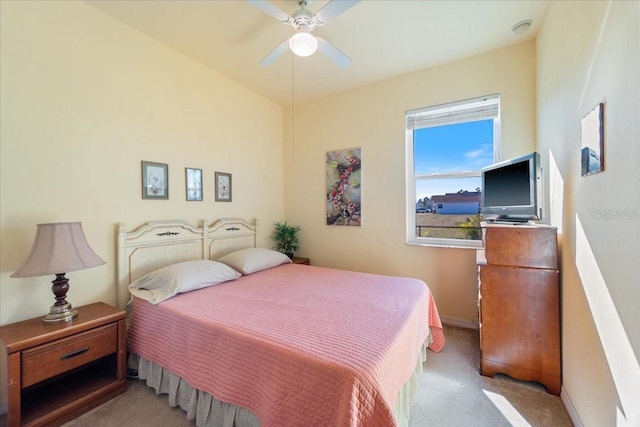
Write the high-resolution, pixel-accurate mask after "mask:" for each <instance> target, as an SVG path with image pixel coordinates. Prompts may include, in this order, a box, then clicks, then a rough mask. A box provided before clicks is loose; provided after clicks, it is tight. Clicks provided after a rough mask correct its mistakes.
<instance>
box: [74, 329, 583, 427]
mask: <svg viewBox="0 0 640 427" xmlns="http://www.w3.org/2000/svg"><path fill="white" fill-rule="evenodd" d="M445 337H446V340H447V343H446V345H445V347H444V349H443V350H442V352H440V353H432V352H428V354H427V361H426V362H425V370H424V373H423V376H422V378H421V382H420V388H419V390H418V394H417V396H416V399H415V402H414V404H413V406H412V407H411V420H410V423H409V426H410V427H423V426H446V427H455V426H464V427H467V426H474V427H483V426H486V427H497V426H532V427H536V426H553V427H563V426H571V425H572V424H571V420H570V418H569V415H568V414H567V411H566V410H565V408H564V406H563V404H562V402H561V401H560V398H559V397H557V396H553V395H550V394H548V393H546V392H545V391H544V387H542V386H541V385H539V384H531V383H523V382H519V381H515V380H512V379H510V378H508V377H502V376H501V377H500V378H498V377H496V378H487V377H483V376H481V375H480V374H479V373H478V372H479V350H478V331H475V330H471V329H462V328H456V327H452V326H446V325H445ZM160 425H161V426H165V427H180V426H193V425H195V423H193V422H191V421H187V419H186V413H185V412H183V411H182V410H181V409H179V408H170V407H169V405H168V403H167V396H166V395H160V396H157V395H156V394H155V391H154V390H153V389H151V388H149V387H147V386H146V385H145V384H144V382H143V381H140V380H130V381H129V384H128V387H127V391H126V392H125V393H124V394H123V395H120V396H118V397H116V398H115V399H112V400H110V401H109V402H107V403H105V404H103V405H101V406H99V407H97V408H95V409H93V410H92V411H90V412H87V413H86V414H84V415H82V416H80V417H79V418H77V419H75V420H72V421H70V422H68V423H67V424H65V427H85V426H86V427H113V426H119V427H127V426H137V427H145V426H150V427H151V426H153V427H155V426H160ZM283 427H284V426H283Z"/></svg>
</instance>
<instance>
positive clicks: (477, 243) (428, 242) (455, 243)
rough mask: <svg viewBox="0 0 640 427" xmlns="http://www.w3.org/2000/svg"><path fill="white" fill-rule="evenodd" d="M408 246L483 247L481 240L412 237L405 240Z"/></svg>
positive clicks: (475, 248)
mask: <svg viewBox="0 0 640 427" xmlns="http://www.w3.org/2000/svg"><path fill="white" fill-rule="evenodd" d="M405 243H406V244H407V245H408V246H426V247H433V248H448V249H473V250H478V249H482V241H481V240H459V239H424V238H423V239H410V240H407V241H406V242H405Z"/></svg>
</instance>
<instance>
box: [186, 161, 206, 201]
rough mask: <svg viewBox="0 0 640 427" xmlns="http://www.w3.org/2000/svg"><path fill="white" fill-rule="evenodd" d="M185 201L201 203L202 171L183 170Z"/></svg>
mask: <svg viewBox="0 0 640 427" xmlns="http://www.w3.org/2000/svg"><path fill="white" fill-rule="evenodd" d="M184 173H185V183H186V189H187V201H188V202H193V201H202V169H193V168H184Z"/></svg>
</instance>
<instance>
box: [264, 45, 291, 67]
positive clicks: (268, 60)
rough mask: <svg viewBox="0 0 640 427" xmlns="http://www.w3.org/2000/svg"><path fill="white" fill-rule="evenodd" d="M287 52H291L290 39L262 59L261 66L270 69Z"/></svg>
mask: <svg viewBox="0 0 640 427" xmlns="http://www.w3.org/2000/svg"><path fill="white" fill-rule="evenodd" d="M287 50H289V39H287V40H285V41H283V42H282V43H280V44H279V45H278V46H276V48H275V49H273V50H272V51H271V52H269V53H268V54H267V56H265V57H264V58H262V61H260V65H262V66H263V67H268V66H269V65H271V64H273V63H274V62H276V59H278V58H280V57H281V56H282V54H283V53H285V52H286V51H287Z"/></svg>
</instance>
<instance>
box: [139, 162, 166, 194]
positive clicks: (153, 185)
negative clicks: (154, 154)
mask: <svg viewBox="0 0 640 427" xmlns="http://www.w3.org/2000/svg"><path fill="white" fill-rule="evenodd" d="M142 198H143V199H163V200H168V199H169V165H167V164H165V163H154V162H145V161H144V160H143V161H142Z"/></svg>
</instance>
